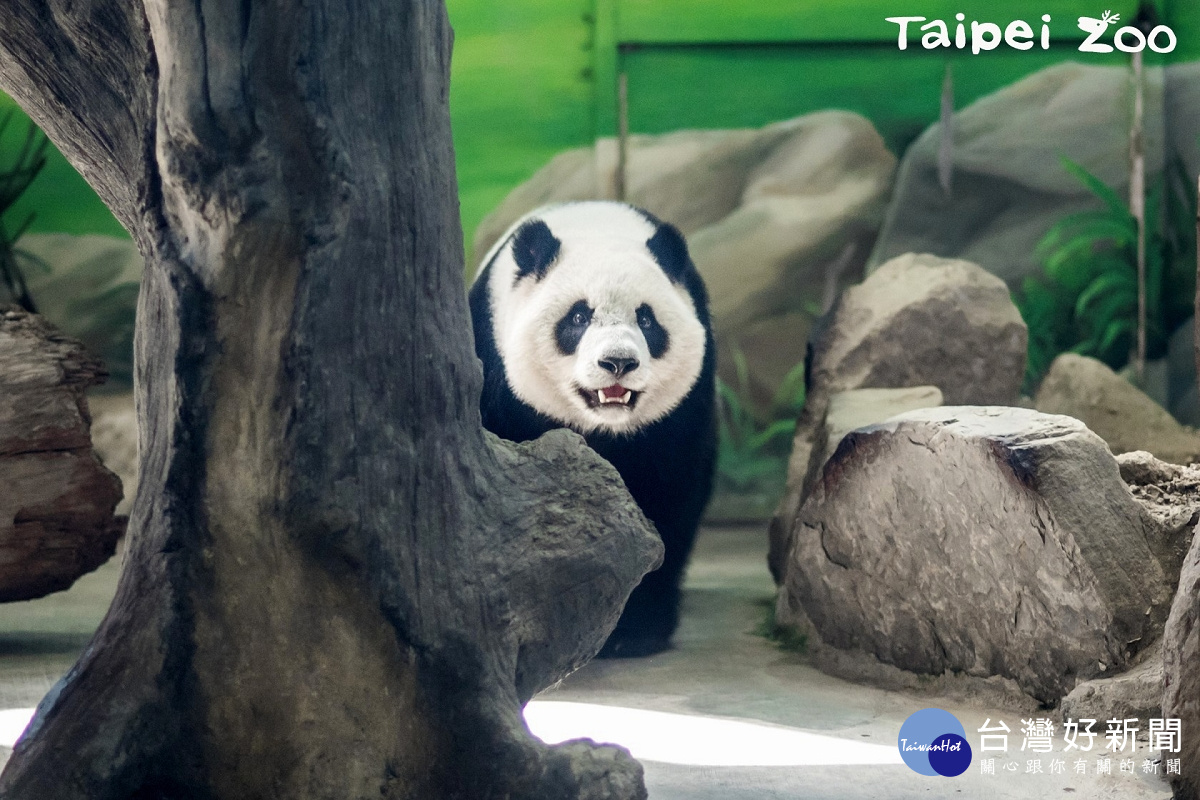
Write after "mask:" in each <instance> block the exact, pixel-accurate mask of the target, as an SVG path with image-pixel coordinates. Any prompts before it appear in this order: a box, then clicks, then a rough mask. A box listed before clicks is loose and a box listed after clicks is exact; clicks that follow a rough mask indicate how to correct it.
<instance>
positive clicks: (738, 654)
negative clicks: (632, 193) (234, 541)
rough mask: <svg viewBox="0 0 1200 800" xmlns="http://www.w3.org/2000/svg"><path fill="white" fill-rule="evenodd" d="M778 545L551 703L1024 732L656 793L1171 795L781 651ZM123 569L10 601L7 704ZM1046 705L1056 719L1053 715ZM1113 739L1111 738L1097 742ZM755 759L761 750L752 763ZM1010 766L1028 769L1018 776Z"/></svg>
mask: <svg viewBox="0 0 1200 800" xmlns="http://www.w3.org/2000/svg"><path fill="white" fill-rule="evenodd" d="M765 552H766V534H765V531H763V530H762V529H760V528H747V527H710V528H707V529H706V530H704V531H703V532H702V534H701V537H700V540H699V543H698V545H697V552H696V554H695V557H694V559H693V563H692V566H691V569H690V571H689V574H688V582H687V592H686V596H685V600H684V615H683V624H682V625H681V627H680V630H679V633H678V635H677V637H676V647H675V649H673V650H671V651H669V652H667V653H663V654H660V655H658V656H654V657H651V658H647V659H641V660H633V661H594V662H592V663H591V664H589V665H587V666H586V667H584V668H583V669H582V670H580V671H579V672H577V673H575V674H574V675H572V676H570V677H569V678H568V679H567V680H566V681H564V682H563V683H562V684H561V685H560V686H558V687H555V688H554V689H552V690H550V691H547V692H545V693H543V694H542V695H541V696H540V697H539V698H538V700H539V701H569V702H576V703H589V704H599V705H603V706H622V707H627V708H634V709H643V710H649V711H659V712H673V713H675V714H686V715H698V716H701V717H705V718H719V719H737V720H747V721H755V722H760V723H765V724H767V725H770V726H775V729H776V730H777V731H778V732H779V733H781V734H782V735H787V736H793V737H794V736H796V735H797V732H800V731H804V732H808V733H811V734H820V735H821V736H823V737H834V739H833V741H834V744H835V745H837V744H838V742H840V741H843V740H844V741H845V742H847V743H873V744H877V745H881V747H879V748H876V749H875V750H874V751H875V752H877V753H881V754H887V755H888V756H891V754H892V752H894V750H895V746H896V739H897V735H898V733H899V730H900V726H901V724H902V723H903V722H904V720H905V719H906V718H907V717H908V716H909V715H910V714H912V713H913V712H914V711H917V710H919V709H921V708H926V707H929V706H937V707H939V708H944V709H946V710H947V711H950V712H951V713H953V714H954V715H955V716H957V717H958V719H959V720H961V721H962V723H963V725H964V727H965V728H966V733H967V737H966V738H967V741H968V742H969V743H970V744H971V746H972V747H973V748H977V746H978V744H979V734H978V733H977V732H976V731H977V730H978V729H979V728H980V727H981V726H982V725H983V724H984V720H985V719H987V718H990V719H992V720H993V721H995V720H998V719H1003V720H1004V721H1005V722H1006V723H1007V724H1008V725H1009V727H1010V728H1011V729H1012V731H1013V733H1012V734H1011V735H1010V740H1009V744H1010V749H1009V750H1008V752H1007V753H994V752H993V753H987V754H986V755H987V756H989V757H995V756H999V758H997V761H996V773H997V774H995V775H984V774H981V769H980V755H981V754H980V753H979V752H978V750H977V751H976V753H975V760H974V762H973V763H972V764H971V766H970V768H968V769H967V771H966V772H965V773H964V774H963V775H961V776H959V777H957V778H941V777H925V776H922V775H919V774H917V773H915V772H913V771H911V770H910V769H909V768H908V767H906V766H904V765H903V764H895V763H871V764H857V765H845V766H837V765H824V764H821V763H820V759H819V758H818V759H811V758H803V757H802V758H799V759H798V761H799V762H800V763H804V762H805V761H808V762H813V761H814V760H815V761H816V762H817V763H816V764H815V765H809V766H753V765H748V766H708V765H704V764H690V765H689V764H679V763H664V761H665V760H666V759H664V761H647V760H644V761H643V763H644V765H645V768H646V783H647V786H648V787H649V791H650V798H651V800H743V799H744V800H751V799H753V800H782V799H783V798H842V799H843V800H852V799H854V798H918V797H919V798H962V797H972V798H1013V799H1014V800H1015V799H1016V798H1022V799H1024V798H1031V797H1052V796H1061V795H1063V794H1064V793H1073V794H1076V796H1079V797H1084V798H1110V797H1111V798H1124V799H1127V800H1139V799H1141V798H1157V799H1160V800H1165V798H1168V797H1170V792H1169V790H1168V788H1167V785H1166V784H1165V783H1164V782H1163V781H1162V779H1161V777H1155V776H1151V775H1146V774H1144V773H1143V772H1142V761H1143V759H1144V758H1145V757H1146V755H1147V754H1146V753H1144V752H1142V751H1139V752H1138V754H1137V757H1136V765H1137V766H1136V773H1135V774H1134V775H1129V774H1122V773H1120V772H1119V769H1118V761H1117V760H1114V761H1113V764H1112V771H1113V773H1115V774H1112V775H1098V774H1096V763H1095V762H1096V757H1097V756H1098V755H1103V754H1102V753H1099V752H1097V751H1096V750H1093V752H1091V753H1088V754H1086V755H1087V756H1088V757H1089V758H1088V761H1087V764H1086V768H1087V773H1086V774H1084V775H1077V774H1074V772H1073V768H1074V767H1073V765H1074V760H1075V759H1074V757H1073V756H1072V754H1069V753H1068V754H1063V753H1062V752H1061V751H1062V747H1063V743H1062V739H1061V737H1057V739H1056V741H1055V749H1054V752H1053V753H1048V754H1044V755H1043V754H1035V753H1022V752H1021V749H1020V745H1021V736H1020V728H1021V722H1020V719H1021V716H1022V714H1021V712H1020V711H1014V710H1013V709H1012V707H1008V708H998V707H992V708H988V707H984V706H982V705H972V704H969V703H964V702H962V701H961V700H953V701H952V700H944V699H939V698H936V697H930V696H928V695H927V694H926V695H923V696H921V695H917V694H911V693H906V692H893V691H885V690H882V689H876V688H871V687H865V686H859V685H855V684H852V683H848V682H846V681H842V680H839V679H837V678H833V677H829V676H827V675H824V674H822V673H820V672H818V671H817V670H815V669H813V668H812V667H810V666H808V665H807V664H806V663H805V660H804V658H803V656H800V655H796V654H791V653H785V652H782V651H780V650H779V649H778V648H777V647H776V646H775V645H774V644H772V643H771V642H769V641H767V640H766V639H764V638H762V637H760V636H758V635H756V634H754V633H753V631H754V629H755V628H756V627H757V626H758V625H759V624H760V623H761V622H762V620H763V618H764V615H765V613H766V608H767V605H768V604H769V601H770V598H771V596H772V594H773V586H772V583H771V579H770V576H769V575H768V574H767V570H766V565H765V559H764V556H763V554H764V553H765ZM117 570H118V568H117V566H116V564H115V562H112V563H109V564H107V565H105V566H104V567H102V568H101V569H100V570H98V571H97V572H95V573H93V574H92V575H88V576H86V577H84V578H82V579H81V580H80V581H79V582H78V583H77V584H76V585H75V587H73V588H72V589H71V590H70V591H69V592H64V593H60V594H57V595H52V596H50V597H47V598H44V599H42V600H37V601H33V602H28V603H13V604H7V605H0V714H3V711H4V709H11V708H26V707H31V706H33V705H35V704H36V702H37V701H38V699H39V698H40V697H41V696H42V694H44V693H45V692H46V690H48V689H49V688H50V686H51V685H52V684H53V683H54V682H55V681H56V680H57V679H58V678H59V676H60V675H62V673H64V672H65V671H66V670H67V668H69V667H70V665H71V663H72V662H73V661H74V659H75V657H76V655H77V654H78V652H79V651H80V650H81V649H82V647H83V645H84V644H85V643H86V641H87V638H88V636H89V635H90V633H91V631H92V630H93V629H94V628H95V626H96V625H97V624H98V623H99V621H100V619H101V617H102V616H103V614H104V611H105V608H106V607H107V604H108V601H109V599H110V598H111V596H112V593H113V590H114V589H115V585H116V577H117ZM1027 715H1028V714H1027ZM1039 715H1040V716H1049V717H1052V718H1056V714H1055V712H1053V711H1050V712H1041V713H1040V714H1039ZM579 726H580V727H581V730H578V731H576V732H575V733H574V734H573V735H586V734H587V723H586V721H580V722H579ZM535 727H536V726H535ZM770 732H771V731H768V733H770ZM717 736H718V738H719V734H718V735H717ZM825 741H829V740H825ZM737 745H738V742H737V741H733V740H731V741H729V742H728V743H724V742H719V743H718V747H719V748H725V747H728V748H730V749H736V746H737ZM1102 747H1103V744H1102V737H1101V742H1100V743H1098V745H1097V748H1102ZM888 748H890V750H888ZM7 755H8V751H7V750H4V749H3V748H0V763H3V761H4V760H5V759H6V758H7ZM801 755H802V756H803V754H801ZM1039 756H1040V757H1041V758H1042V760H1043V762H1044V763H1043V765H1042V767H1043V773H1042V774H1026V769H1027V768H1028V767H1027V762H1028V761H1029V760H1030V759H1032V758H1036V757H1039ZM1054 758H1063V759H1065V760H1066V761H1067V767H1066V771H1065V773H1061V774H1049V773H1050V762H1051V759H1054ZM879 760H880V761H886V760H888V759H886V758H884V759H879ZM752 762H754V759H750V761H749V762H743V763H752ZM776 763H779V762H776ZM1005 765H1011V766H1012V768H1013V770H1014V771H1012V772H1006V771H1005V770H1004V766H1005ZM1159 769H1160V770H1161V766H1160V767H1159Z"/></svg>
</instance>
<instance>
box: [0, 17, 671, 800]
mask: <svg viewBox="0 0 1200 800" xmlns="http://www.w3.org/2000/svg"><path fill="white" fill-rule="evenodd" d="M0 20H2V21H3V23H2V24H0V82H2V84H3V85H4V86H5V88H6V89H7V90H8V91H9V92H10V93H11V94H12V95H14V97H15V98H16V99H17V101H18V102H19V103H21V105H22V106H24V108H25V109H26V110H27V111H28V112H29V113H30V114H31V115H32V116H33V117H34V119H35V121H36V122H38V124H39V125H41V126H42V127H43V129H44V130H46V131H47V133H48V134H49V135H50V137H51V138H52V139H53V140H54V142H55V143H56V144H57V145H58V147H59V148H60V149H61V150H62V151H63V152H64V153H65V154H66V155H67V157H68V158H69V159H70V160H71V161H72V162H73V163H74V164H75V165H76V166H77V167H78V168H79V169H80V170H81V172H82V173H83V174H84V175H85V177H87V178H88V179H89V181H90V182H91V183H92V185H93V186H95V187H96V189H97V190H98V191H99V192H100V194H101V196H102V197H103V198H104V199H105V200H106V202H107V203H108V204H109V206H110V207H111V208H112V210H113V211H114V212H115V213H116V215H117V217H118V218H119V219H120V220H121V222H122V223H123V224H124V225H125V226H126V228H128V229H129V230H130V231H131V233H132V234H133V235H134V237H135V238H136V239H137V241H138V244H139V247H140V249H141V251H142V254H143V255H144V257H145V259H146V264H147V266H146V271H145V275H144V278H143V282H142V292H141V297H140V301H139V309H138V335H137V344H136V371H137V372H136V377H137V405H138V424H139V430H140V435H141V456H140V474H141V484H140V486H139V488H138V493H137V498H136V500H135V503H134V507H133V512H132V514H131V520H130V531H129V536H130V542H129V552H128V555H127V563H126V567H125V570H124V572H123V574H122V576H121V581H120V585H119V586H118V590H117V597H116V599H115V600H114V603H113V606H112V608H111V609H110V611H109V614H108V616H107V618H106V619H105V621H104V622H103V624H102V625H101V628H100V630H99V631H98V632H97V634H96V637H95V639H94V640H93V642H92V644H91V646H89V648H88V649H87V652H86V653H85V655H84V656H83V657H82V658H81V660H80V661H79V663H78V664H77V665H76V666H75V667H74V668H73V669H72V670H71V672H70V673H69V674H68V676H67V677H66V678H64V680H63V681H62V682H60V683H59V685H58V686H56V687H55V689H54V690H53V691H52V692H51V693H50V695H48V696H47V698H46V700H44V701H43V703H42V705H41V707H40V708H39V710H38V713H37V716H36V717H35V720H34V722H33V724H32V726H31V728H30V730H29V731H28V732H27V733H26V736H25V738H24V739H23V740H22V741H21V742H20V743H19V745H18V747H17V748H16V751H15V752H14V754H13V756H12V758H11V760H10V762H9V764H8V766H7V768H6V770H5V772H4V774H3V776H0V795H3V796H4V797H6V798H9V799H10V800H25V799H26V798H31V799H32V798H36V799H37V800H44V798H49V797H54V798H59V799H68V798H89V800H102V799H103V798H133V797H136V798H168V797H169V798H284V797H286V798H293V799H297V798H326V797H328V798H334V797H336V798H359V797H362V798H366V797H371V798H378V797H393V798H414V800H417V799H419V800H429V799H431V798H443V797H446V798H459V797H461V798H501V797H503V798H514V799H515V798H530V800H533V799H534V798H536V799H537V800H551V799H553V798H576V797H589V798H624V797H640V796H644V794H645V790H644V788H643V786H642V780H641V770H640V766H639V765H637V763H636V762H634V761H633V760H632V759H631V758H629V757H628V755H627V754H625V753H624V752H623V751H617V750H615V749H613V748H594V747H592V746H590V745H584V744H573V745H565V746H563V747H559V748H548V747H546V746H545V745H542V744H541V743H540V742H537V741H536V740H534V739H533V738H532V737H530V736H529V734H528V732H527V731H526V730H525V729H524V726H523V723H522V722H521V719H520V706H521V703H522V702H523V701H524V700H526V699H527V698H528V697H529V696H531V694H533V693H534V692H535V691H537V690H538V689H540V688H542V687H544V686H546V685H548V684H550V683H552V682H554V681H556V680H558V679H559V678H561V677H562V676H563V675H565V674H566V673H567V672H569V671H570V670H571V669H573V668H575V667H576V666H578V665H579V664H581V663H582V662H583V661H584V660H586V659H587V658H589V657H590V656H591V655H593V654H594V653H595V652H596V650H598V649H599V647H600V645H601V644H602V643H603V641H604V638H605V636H606V634H607V632H608V631H609V630H610V629H611V627H612V625H613V624H614V623H615V621H616V618H617V615H618V613H619V611H620V608H621V605H622V603H623V601H624V599H625V597H626V596H627V595H628V592H629V590H630V589H631V588H632V587H633V586H634V585H635V584H636V583H637V581H638V579H639V578H640V577H641V575H642V574H643V573H644V572H645V571H646V570H647V569H649V568H651V567H653V566H654V564H655V559H656V558H659V557H660V552H661V549H660V548H661V545H660V544H659V543H658V540H657V537H656V536H655V534H654V533H653V531H652V529H651V528H650V527H649V525H648V523H647V522H646V521H645V519H644V518H643V517H642V516H641V514H640V512H639V511H638V510H637V508H636V506H634V505H633V503H632V501H631V500H630V498H629V497H628V494H627V493H626V492H625V490H624V488H623V486H622V485H621V483H620V480H619V478H618V476H617V474H616V472H615V471H614V470H612V468H611V467H609V466H608V465H607V463H605V462H603V461H601V460H600V459H599V458H598V457H596V456H594V455H593V454H591V453H590V451H588V450H586V448H585V447H584V446H583V445H582V444H581V440H580V439H578V437H575V436H574V435H573V434H568V433H565V432H556V433H552V434H550V435H548V436H546V437H544V438H543V439H541V440H539V441H538V442H535V443H532V444H531V445H530V446H520V447H518V446H513V445H509V444H507V443H502V442H500V441H499V440H496V439H494V438H493V437H490V436H487V435H485V433H484V432H483V431H482V429H481V427H480V424H479V414H478V411H477V400H478V393H479V388H480V384H481V374H480V370H479V367H478V363H477V362H476V361H475V359H474V356H473V353H472V350H471V343H470V339H469V336H470V333H469V326H468V323H467V310H466V302H465V295H464V292H463V286H462V280H461V265H462V252H461V242H462V236H461V231H460V228H459V224H458V215H457V204H456V196H455V181H454V170H453V163H454V162H453V153H452V146H451V139H450V127H449V116H448V112H447V88H448V86H447V84H448V65H449V52H450V30H449V27H448V24H447V21H446V17H445V10H444V8H443V6H442V4H441V3H440V2H433V0H397V2H388V3H383V2H372V1H371V0H350V1H349V2H346V0H306V1H305V2H300V0H263V1H262V2H259V1H257V0H200V1H199V2H182V0H144V4H143V3H139V2H134V1H132V0H0Z"/></svg>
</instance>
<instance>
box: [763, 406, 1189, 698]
mask: <svg viewBox="0 0 1200 800" xmlns="http://www.w3.org/2000/svg"><path fill="white" fill-rule="evenodd" d="M1155 531H1156V528H1155V523H1154V521H1153V520H1152V519H1150V517H1149V515H1148V514H1147V512H1146V511H1145V510H1144V509H1143V508H1142V507H1141V505H1139V504H1138V503H1137V502H1136V501H1135V500H1134V499H1133V497H1132V496H1131V495H1130V493H1129V491H1128V489H1127V488H1126V486H1125V484H1124V483H1123V482H1122V480H1121V476H1120V473H1119V471H1118V468H1117V464H1116V461H1115V460H1114V459H1113V457H1112V455H1111V454H1110V453H1109V451H1108V448H1107V446H1106V445H1105V443H1104V441H1103V440H1102V439H1100V437H1098V436H1096V435H1095V434H1094V433H1092V432H1091V431H1089V430H1088V429H1087V427H1086V426H1084V425H1083V424H1082V423H1081V422H1079V421H1078V420H1075V419H1072V418H1070V417H1064V416H1055V415H1048V414H1042V413H1039V412H1036V411H1032V410H1028V409H1021V408H1008V407H962V406H960V407H953V406H949V407H942V408H928V409H920V410H916V411H911V412H907V413H904V414H901V415H899V416H896V417H893V418H892V419H891V420H888V421H887V422H884V423H881V424H877V425H872V426H868V427H866V428H861V429H858V430H856V431H853V432H852V433H850V434H849V435H847V436H846V437H845V438H843V439H842V440H841V444H840V445H839V447H838V448H837V450H836V451H835V452H834V454H833V455H832V457H831V458H830V459H829V461H828V462H826V464H825V465H824V468H823V469H822V471H821V473H820V476H819V478H818V479H817V481H816V483H815V484H814V486H813V490H812V494H811V495H810V496H809V498H808V499H807V500H806V501H805V502H804V504H803V506H802V507H801V508H800V509H799V511H798V512H797V514H796V516H795V519H794V520H793V522H792V526H791V545H790V549H789V550H788V552H787V554H786V558H785V560H784V574H783V576H782V577H783V585H782V587H781V592H780V598H779V603H778V610H777V616H778V618H779V620H780V621H781V622H783V623H784V624H789V623H790V622H793V621H794V622H797V623H800V624H804V620H805V619H807V620H810V621H811V625H812V627H813V628H814V633H816V634H817V635H819V637H820V638H821V640H822V641H823V642H824V643H825V644H828V645H832V646H834V647H838V648H842V649H846V650H858V651H863V652H866V653H870V654H872V655H874V656H875V657H877V658H878V659H879V660H881V661H883V662H885V663H888V664H892V665H894V666H897V667H900V668H902V669H906V670H910V671H913V672H917V673H926V674H935V675H936V674H941V673H944V672H947V671H953V672H963V673H966V674H969V675H975V676H980V677H988V676H992V675H999V676H1002V677H1006V678H1010V679H1012V680H1014V681H1016V683H1017V684H1018V685H1019V686H1020V687H1021V688H1022V689H1023V690H1024V691H1026V692H1028V693H1029V694H1031V695H1032V696H1034V697H1036V698H1038V699H1039V700H1041V701H1042V702H1048V703H1054V702H1057V701H1058V700H1059V699H1060V698H1062V697H1063V695H1065V694H1066V693H1067V692H1069V691H1070V690H1071V689H1072V688H1073V687H1074V686H1075V684H1076V683H1077V682H1079V681H1080V680H1085V679H1089V678H1092V677H1096V676H1100V675H1103V674H1105V673H1106V672H1110V671H1112V670H1115V669H1120V668H1121V667H1123V666H1124V665H1125V664H1127V663H1128V662H1129V660H1130V658H1131V657H1132V656H1133V655H1134V654H1136V653H1137V652H1138V651H1139V650H1140V649H1141V648H1143V647H1145V646H1146V645H1148V644H1150V643H1151V642H1152V641H1153V640H1154V639H1155V638H1157V636H1158V635H1159V634H1160V633H1161V630H1162V624H1163V621H1164V619H1165V617H1166V611H1167V604H1168V603H1169V602H1170V593H1169V586H1168V581H1167V579H1166V577H1165V575H1164V572H1163V569H1162V567H1161V565H1160V563H1159V560H1158V559H1157V558H1156V557H1155V554H1154V553H1153V552H1152V551H1151V548H1150V546H1149V544H1148V542H1147V539H1148V537H1149V536H1151V535H1152V534H1153V533H1154V532H1155Z"/></svg>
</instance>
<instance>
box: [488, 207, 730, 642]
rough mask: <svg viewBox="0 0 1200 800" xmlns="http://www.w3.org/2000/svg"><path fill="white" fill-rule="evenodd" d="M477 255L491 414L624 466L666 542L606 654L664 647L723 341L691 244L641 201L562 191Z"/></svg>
mask: <svg viewBox="0 0 1200 800" xmlns="http://www.w3.org/2000/svg"><path fill="white" fill-rule="evenodd" d="M481 263H482V266H481V268H480V269H479V271H478V272H477V274H476V276H475V280H474V283H473V284H472V286H471V291H470V305H471V318H472V322H473V325H474V332H475V351H476V353H477V354H478V356H479V359H480V361H482V362H483V373H484V387H483V395H482V398H481V401H480V406H481V409H480V410H481V414H482V418H483V424H484V427H486V428H487V429H488V430H490V431H492V432H493V433H495V434H497V435H498V436H500V437H502V438H505V439H511V440H513V441H517V442H522V441H527V440H530V439H535V438H537V437H538V436H541V435H542V434H543V433H545V432H546V431H548V430H551V429H552V428H561V427H567V428H570V429H572V430H574V431H576V432H578V433H580V434H582V435H583V437H584V438H585V439H586V441H587V443H588V444H589V445H590V446H591V447H592V449H594V450H595V451H596V452H597V453H599V454H600V455H601V456H603V457H604V458H605V459H607V460H608V461H609V462H610V463H611V464H612V465H613V466H614V467H616V468H617V472H619V473H620V475H621V477H622V478H623V479H624V481H625V485H626V487H627V488H628V489H629V492H630V494H632V495H633V498H634V500H636V501H637V503H638V505H639V506H640V507H641V509H642V511H643V513H645V515H646V516H647V517H648V518H649V519H650V520H651V521H652V522H653V523H654V525H655V526H656V528H657V529H658V533H659V535H660V536H661V537H662V541H663V545H664V551H665V552H664V558H663V564H662V566H661V567H660V568H659V569H658V570H656V571H654V572H651V573H649V574H648V575H646V576H645V578H643V580H642V582H641V584H640V585H639V586H638V587H637V588H636V589H634V591H633V593H632V595H631V596H630V598H629V602H628V603H627V604H626V606H625V610H624V612H623V613H622V615H621V618H620V620H619V621H618V622H617V627H616V629H615V630H614V631H613V633H612V635H611V636H610V637H609V639H608V641H607V642H606V643H605V645H604V648H603V649H602V650H601V652H600V655H601V656H602V657H637V656H645V655H650V654H653V653H657V652H660V651H662V650H665V649H667V648H668V647H669V646H670V640H671V635H672V634H673V633H674V632H675V628H676V625H677V624H678V622H679V596H680V584H681V582H682V580H683V572H684V567H685V566H686V564H687V560H688V556H689V554H690V552H691V550H692V544H693V542H694V541H695V538H696V529H697V527H698V525H699V523H700V516H701V514H702V513H703V511H704V507H705V505H706V504H707V503H708V499H709V495H710V494H711V493H712V481H713V469H714V465H715V461H716V421H715V416H714V409H715V404H716V378H715V369H716V366H715V365H716V355H715V350H714V346H713V334H712V326H711V324H710V321H709V313H708V296H707V294H706V292H705V288H704V283H703V281H702V280H701V278H700V274H699V273H698V272H697V271H696V268H695V266H694V265H693V264H692V261H691V258H690V257H689V255H688V250H687V244H686V243H685V241H684V238H683V236H682V235H681V234H680V233H679V231H678V230H676V229H675V228H674V227H673V226H672V225H669V224H667V223H664V222H662V221H661V220H659V219H657V218H656V217H654V216H653V215H651V214H649V213H648V212H646V211H642V210H640V209H637V208H634V207H633V206H629V205H626V204H624V203H617V202H606V201H593V202H577V203H566V204H562V205H555V206H548V207H545V208H541V209H539V210H537V211H534V212H532V213H531V214H528V215H527V216H525V217H524V218H522V219H520V220H518V221H517V222H516V224H514V225H513V226H512V227H511V228H510V229H509V230H508V232H507V233H506V234H505V235H504V236H502V237H501V238H500V240H499V241H498V242H497V243H496V245H494V246H493V247H492V248H491V250H490V251H489V252H488V253H487V255H486V256H485V257H484V259H483V261H482V262H481ZM597 522H598V524H603V520H597Z"/></svg>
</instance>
